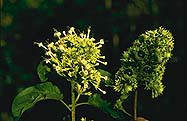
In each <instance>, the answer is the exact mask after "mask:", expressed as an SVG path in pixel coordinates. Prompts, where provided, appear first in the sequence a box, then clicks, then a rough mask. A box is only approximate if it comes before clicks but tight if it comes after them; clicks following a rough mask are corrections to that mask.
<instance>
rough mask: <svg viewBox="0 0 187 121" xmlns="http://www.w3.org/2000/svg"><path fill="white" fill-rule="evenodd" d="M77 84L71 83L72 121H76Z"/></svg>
mask: <svg viewBox="0 0 187 121" xmlns="http://www.w3.org/2000/svg"><path fill="white" fill-rule="evenodd" d="M74 85H75V82H74V81H71V121H75V92H74V88H75V86H74Z"/></svg>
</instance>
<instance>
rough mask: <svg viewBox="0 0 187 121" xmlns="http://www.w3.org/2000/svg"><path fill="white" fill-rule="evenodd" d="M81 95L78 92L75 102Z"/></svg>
mask: <svg viewBox="0 0 187 121" xmlns="http://www.w3.org/2000/svg"><path fill="white" fill-rule="evenodd" d="M80 96H81V94H80V93H79V94H78V95H77V98H76V100H75V102H77V101H78V100H79V97H80Z"/></svg>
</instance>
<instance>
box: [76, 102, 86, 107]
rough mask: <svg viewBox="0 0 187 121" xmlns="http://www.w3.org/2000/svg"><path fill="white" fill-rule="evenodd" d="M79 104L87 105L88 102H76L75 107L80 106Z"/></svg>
mask: <svg viewBox="0 0 187 121" xmlns="http://www.w3.org/2000/svg"><path fill="white" fill-rule="evenodd" d="M81 105H89V103H88V102H82V103H78V104H76V107H78V106H81Z"/></svg>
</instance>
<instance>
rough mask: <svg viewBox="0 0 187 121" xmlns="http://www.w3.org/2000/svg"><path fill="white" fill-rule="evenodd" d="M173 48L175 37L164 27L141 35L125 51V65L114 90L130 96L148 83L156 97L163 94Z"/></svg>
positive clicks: (148, 88) (147, 85)
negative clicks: (168, 62)
mask: <svg viewBox="0 0 187 121" xmlns="http://www.w3.org/2000/svg"><path fill="white" fill-rule="evenodd" d="M173 48H174V39H173V36H172V34H171V33H170V32H169V31H168V30H166V29H164V28H163V27H159V28H158V29H156V30H150V31H146V32H145V33H144V34H141V35H140V36H139V37H138V38H137V39H136V40H135V41H134V42H133V45H132V46H131V47H129V48H128V49H127V51H124V53H123V56H122V59H121V63H122V65H121V67H120V69H119V70H118V72H117V73H116V75H115V86H114V90H116V91H118V92H120V93H121V94H122V95H128V94H129V93H130V92H131V91H134V90H136V89H137V88H138V87H139V86H144V89H146V90H150V91H151V92H152V98H155V97H158V96H159V95H161V94H162V93H163V90H164V85H163V83H162V79H163V75H164V71H165V66H166V62H167V61H168V60H169V58H170V57H171V56H172V54H171V51H172V50H173ZM121 97H123V96H121Z"/></svg>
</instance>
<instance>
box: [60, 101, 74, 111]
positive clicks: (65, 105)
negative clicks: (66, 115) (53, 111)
mask: <svg viewBox="0 0 187 121" xmlns="http://www.w3.org/2000/svg"><path fill="white" fill-rule="evenodd" d="M60 102H61V103H62V104H64V105H65V106H66V108H67V109H68V110H69V111H71V109H70V107H69V106H68V105H67V104H66V103H65V102H64V101H63V100H60Z"/></svg>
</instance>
